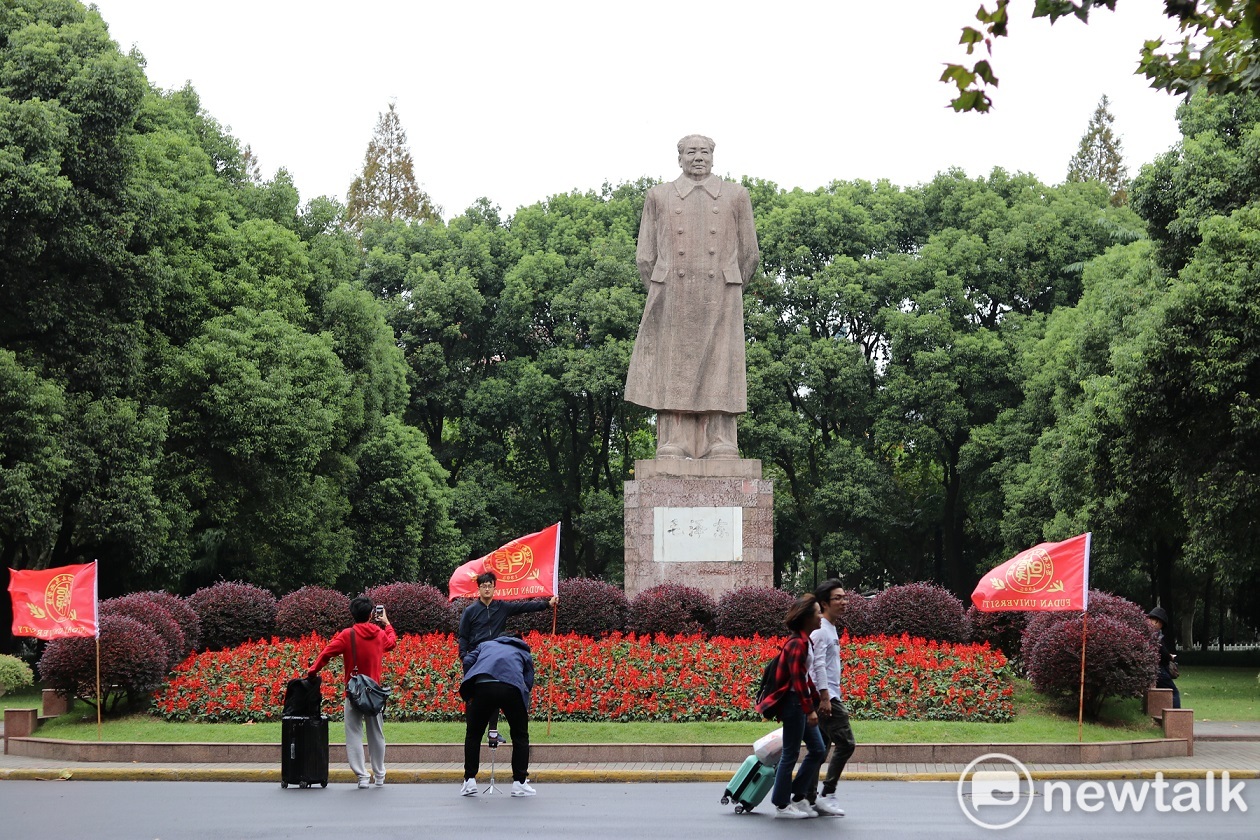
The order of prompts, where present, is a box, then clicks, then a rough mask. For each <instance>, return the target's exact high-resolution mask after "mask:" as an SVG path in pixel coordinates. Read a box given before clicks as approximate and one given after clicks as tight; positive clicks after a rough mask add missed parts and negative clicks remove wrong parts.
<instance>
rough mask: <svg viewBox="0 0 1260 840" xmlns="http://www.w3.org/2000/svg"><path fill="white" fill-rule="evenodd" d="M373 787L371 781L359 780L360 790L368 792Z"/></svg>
mask: <svg viewBox="0 0 1260 840" xmlns="http://www.w3.org/2000/svg"><path fill="white" fill-rule="evenodd" d="M371 786H372V781H371V779H359V790H367V789H368V788H369V787H371Z"/></svg>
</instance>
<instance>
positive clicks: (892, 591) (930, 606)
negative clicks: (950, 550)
mask: <svg viewBox="0 0 1260 840" xmlns="http://www.w3.org/2000/svg"><path fill="white" fill-rule="evenodd" d="M871 607H872V609H873V611H874V613H875V617H874V621H873V623H874V624H875V625H876V626H877V627H878V630H879V632H881V633H885V634H887V635H889V636H900V635H901V634H902V633H906V634H909V635H911V636H918V637H920V638H923V639H936V640H937V641H941V642H961V641H963V640H964V639H966V638H967V631H966V626H965V624H964V623H963V605H962V601H959V600H958V597H957V596H955V595H954V593H952V592H950V591H949V590H948V589H945V588H944V587H941V586H937V585H936V584H934V583H922V582H916V583H903V584H901V585H900V586H890V587H888V588H887V589H885V590H884V591H883V592H881V593H879V594H878V595H876V596H875V602H874V603H873V604H872V605H871Z"/></svg>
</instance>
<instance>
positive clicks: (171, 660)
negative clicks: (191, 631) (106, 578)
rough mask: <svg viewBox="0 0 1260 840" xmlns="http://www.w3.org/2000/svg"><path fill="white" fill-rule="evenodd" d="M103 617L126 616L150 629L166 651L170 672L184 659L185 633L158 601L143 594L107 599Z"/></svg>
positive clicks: (102, 608)
mask: <svg viewBox="0 0 1260 840" xmlns="http://www.w3.org/2000/svg"><path fill="white" fill-rule="evenodd" d="M100 614H101V615H125V616H127V617H128V618H134V619H135V620H136V621H138V622H140V623H141V624H143V625H144V626H145V627H148V628H149V629H150V630H151V631H153V632H154V633H156V634H157V635H158V637H159V638H160V639H161V641H162V646H163V647H164V648H165V650H166V658H165V663H166V668H165V670H167V671H169V670H170V669H171V668H174V667H175V666H176V665H177V664H178V663H179V662H181V661H183V658H184V653H185V650H184V632H183V631H182V630H180V629H179V625H178V624H177V623H176V622H175V619H173V618H171V614H170V613H168V612H167V611H166V610H165V609H164V608H163V607H162V606H161V605H160V604H159V603H158V602H157V601H156V600H154V599H152V598H150V597H148V596H147V595H145V594H144V593H142V592H137V593H135V594H133V595H124V596H123V597H121V598H107V599H106V600H104V601H101V605H100Z"/></svg>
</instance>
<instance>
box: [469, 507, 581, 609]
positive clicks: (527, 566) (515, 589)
mask: <svg viewBox="0 0 1260 840" xmlns="http://www.w3.org/2000/svg"><path fill="white" fill-rule="evenodd" d="M482 572H494V575H495V577H496V578H498V580H497V582H496V584H495V587H494V597H495V600H498V601H515V600H520V599H522V598H550V597H551V596H552V595H555V594H556V593H557V592H558V591H559V589H558V587H559V582H560V523H559V522H557V523H556V524H555V525H552V526H551V527H550V528H544V529H543V530H541V531H539V532H538V533H536V534H527V535H525V536H523V537H518V538H517V539H514V540H512V541H511V542H510V543H508V544H507V545H505V546H503V547H502V548H497V549H495V550H494V551H492V552H490V553H489V554H487V555H486V556H485V557H478V558H477V559H476V560H472V561H470V562H468V563H465V564H464V565H462V566H460V567H459V568H458V569H456V570H455V574H453V575H451V592H450V596H449V598H450V600H452V601H454V600H455V599H456V598H476V597H477V575H479V574H481V573H482Z"/></svg>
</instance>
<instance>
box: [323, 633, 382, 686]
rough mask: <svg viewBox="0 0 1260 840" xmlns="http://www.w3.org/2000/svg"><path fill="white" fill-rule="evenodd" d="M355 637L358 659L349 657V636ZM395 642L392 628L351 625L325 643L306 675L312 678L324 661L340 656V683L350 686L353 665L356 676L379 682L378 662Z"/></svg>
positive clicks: (325, 663) (355, 649) (324, 663)
mask: <svg viewBox="0 0 1260 840" xmlns="http://www.w3.org/2000/svg"><path fill="white" fill-rule="evenodd" d="M351 633H354V634H355V639H354V652H355V655H356V656H358V660H357V662H356V660H355V658H354V657H353V656H351V655H350V634H351ZM397 641H398V634H397V633H395V632H394V628H393V626H392V625H391V626H389V627H381V626H380V625H379V624H373V623H372V622H370V621H365V622H363V623H361V624H355V625H353V626H351V627H347V628H346V629H345V630H342V631H340V632H339V633H337V635H335V636H333V637H332V638H331V639H329V640H328V644H326V645H324V649H323V650H321V651H320V652H319V657H318V658H317V659H316V660H315V664H314V665H312V666H311V670H310V674H311V675H314V674H316V673H318V672H319V671H320V669H322V668H323V667H324V666H325V665H327V664H328V660H330V659H332V658H333V657H334V656H338V655H340V656H341V660H342V665H343V666H344V667H343V668H342V671H343V672H344V673H343V674H342V679H343V680H344V681H345V682H350V675H351V673H352V672H353V671H354V667H355V665H356V664H357V665H358V666H359V673H360V674H363V675H364V676H367V677H371V678H372V679H374V680H376V681H377V682H380V681H381V659H382V658H383V657H384V656H385V652H386V651H389V650H393V649H394V644H395V643H396V642H397Z"/></svg>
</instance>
